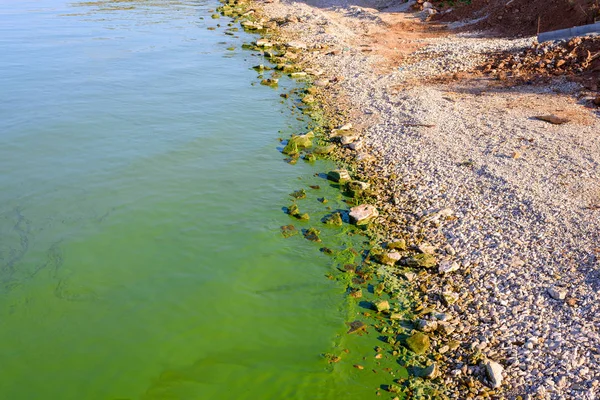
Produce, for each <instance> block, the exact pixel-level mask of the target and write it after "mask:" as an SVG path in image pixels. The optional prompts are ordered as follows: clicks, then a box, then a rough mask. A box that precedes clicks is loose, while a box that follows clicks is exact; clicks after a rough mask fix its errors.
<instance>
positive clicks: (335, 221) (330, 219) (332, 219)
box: [323, 212, 343, 226]
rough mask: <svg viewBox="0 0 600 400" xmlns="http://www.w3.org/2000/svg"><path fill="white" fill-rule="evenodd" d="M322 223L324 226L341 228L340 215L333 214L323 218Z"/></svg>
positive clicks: (337, 213)
mask: <svg viewBox="0 0 600 400" xmlns="http://www.w3.org/2000/svg"><path fill="white" fill-rule="evenodd" d="M323 223H324V224H326V225H335V226H342V225H343V221H342V215H341V214H340V213H339V212H334V213H331V214H329V215H326V216H325V217H323Z"/></svg>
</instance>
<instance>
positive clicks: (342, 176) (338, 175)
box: [327, 169, 350, 183]
mask: <svg viewBox="0 0 600 400" xmlns="http://www.w3.org/2000/svg"><path fill="white" fill-rule="evenodd" d="M327 179H329V180H330V181H334V182H339V183H344V182H347V181H349V180H350V174H349V173H348V171H346V170H345V169H334V170H333V171H329V172H328V173H327Z"/></svg>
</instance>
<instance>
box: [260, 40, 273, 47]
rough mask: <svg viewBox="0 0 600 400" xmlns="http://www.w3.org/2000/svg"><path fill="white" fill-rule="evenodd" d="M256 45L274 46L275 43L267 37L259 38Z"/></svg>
mask: <svg viewBox="0 0 600 400" xmlns="http://www.w3.org/2000/svg"><path fill="white" fill-rule="evenodd" d="M256 45H257V46H260V47H273V43H271V42H269V41H268V40H267V39H258V40H257V41H256Z"/></svg>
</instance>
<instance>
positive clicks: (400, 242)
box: [386, 239, 406, 251]
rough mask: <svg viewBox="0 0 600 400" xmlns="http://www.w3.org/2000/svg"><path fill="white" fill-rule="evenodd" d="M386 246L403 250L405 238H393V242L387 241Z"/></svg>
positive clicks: (404, 248)
mask: <svg viewBox="0 0 600 400" xmlns="http://www.w3.org/2000/svg"><path fill="white" fill-rule="evenodd" d="M386 247H387V248H388V249H390V250H401V251H404V250H406V240H404V239H399V240H395V241H393V242H389V243H388V244H387V246H386Z"/></svg>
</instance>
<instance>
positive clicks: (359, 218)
mask: <svg viewBox="0 0 600 400" xmlns="http://www.w3.org/2000/svg"><path fill="white" fill-rule="evenodd" d="M378 216H379V212H378V211H377V208H375V206H373V205H371V204H361V205H359V206H356V207H352V208H351V209H350V221H351V222H353V223H354V224H356V225H366V224H368V223H369V222H371V221H372V220H373V219H374V218H377V217H378Z"/></svg>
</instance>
